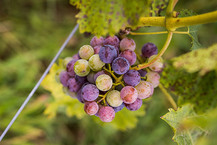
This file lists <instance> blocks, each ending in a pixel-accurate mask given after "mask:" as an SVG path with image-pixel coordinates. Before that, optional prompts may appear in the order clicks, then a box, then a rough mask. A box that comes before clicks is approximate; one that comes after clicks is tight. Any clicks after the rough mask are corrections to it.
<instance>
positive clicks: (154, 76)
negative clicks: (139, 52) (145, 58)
mask: <svg viewBox="0 0 217 145" xmlns="http://www.w3.org/2000/svg"><path fill="white" fill-rule="evenodd" d="M146 77H147V81H148V82H150V83H151V84H152V85H153V87H154V88H156V87H157V86H158V85H159V83H160V75H159V74H158V73H157V72H148V73H147V74H146Z"/></svg>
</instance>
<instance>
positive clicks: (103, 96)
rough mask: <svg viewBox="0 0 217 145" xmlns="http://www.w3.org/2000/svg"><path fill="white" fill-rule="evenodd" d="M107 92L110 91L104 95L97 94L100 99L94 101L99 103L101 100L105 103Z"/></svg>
mask: <svg viewBox="0 0 217 145" xmlns="http://www.w3.org/2000/svg"><path fill="white" fill-rule="evenodd" d="M109 92H110V91H108V92H106V93H105V94H104V95H99V96H101V97H102V98H101V99H100V100H98V101H97V102H96V103H100V102H101V101H102V100H103V101H104V103H105V98H106V96H107V94H108V93H109Z"/></svg>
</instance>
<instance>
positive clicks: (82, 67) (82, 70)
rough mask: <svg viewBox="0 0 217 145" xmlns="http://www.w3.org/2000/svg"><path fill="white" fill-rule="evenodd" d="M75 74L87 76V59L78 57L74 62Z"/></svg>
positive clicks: (88, 69) (88, 68) (88, 70)
mask: <svg viewBox="0 0 217 145" xmlns="http://www.w3.org/2000/svg"><path fill="white" fill-rule="evenodd" d="M74 71H75V74H76V75H78V76H80V77H84V76H87V75H88V74H89V72H90V67H89V65H88V61H87V60H85V59H79V60H77V61H76V62H75V64H74Z"/></svg>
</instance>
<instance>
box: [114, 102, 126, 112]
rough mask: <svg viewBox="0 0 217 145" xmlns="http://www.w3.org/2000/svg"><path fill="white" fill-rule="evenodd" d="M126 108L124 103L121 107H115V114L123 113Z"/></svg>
mask: <svg viewBox="0 0 217 145" xmlns="http://www.w3.org/2000/svg"><path fill="white" fill-rule="evenodd" d="M124 107H125V104H124V103H122V104H121V105H120V106H118V107H113V109H114V110H115V113H117V112H119V111H121V110H122V109H123V108H124Z"/></svg>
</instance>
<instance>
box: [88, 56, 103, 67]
mask: <svg viewBox="0 0 217 145" xmlns="http://www.w3.org/2000/svg"><path fill="white" fill-rule="evenodd" d="M104 65H105V63H104V62H102V61H101V59H100V58H99V54H94V55H92V56H91V57H90V59H89V67H90V68H91V69H92V70H93V71H99V70H101V69H102V67H103V66H104Z"/></svg>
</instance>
